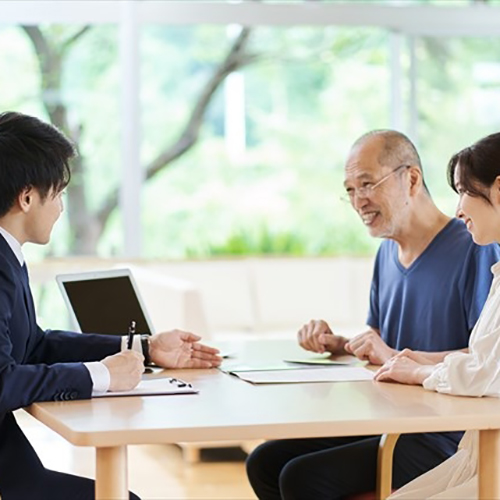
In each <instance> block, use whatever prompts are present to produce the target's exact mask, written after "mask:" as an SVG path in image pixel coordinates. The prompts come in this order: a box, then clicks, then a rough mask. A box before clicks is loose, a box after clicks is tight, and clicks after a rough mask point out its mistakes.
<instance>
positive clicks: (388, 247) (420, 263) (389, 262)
mask: <svg viewBox="0 0 500 500" xmlns="http://www.w3.org/2000/svg"><path fill="white" fill-rule="evenodd" d="M499 260H500V247H499V246H498V245H497V244H493V245H488V246H483V247H482V246H479V245H476V244H475V243H474V242H473V241H472V237H471V236H470V234H469V232H468V231H467V229H466V227H465V224H463V222H462V221H460V220H458V219H452V220H451V221H450V222H449V223H448V224H447V225H446V226H445V227H444V228H443V229H442V230H441V232H439V233H438V234H437V235H436V237H435V238H434V239H433V240H432V242H431V243H430V244H429V246H428V247H427V248H426V249H425V250H424V252H423V253H422V254H421V255H420V256H419V257H418V258H417V259H416V260H415V261H414V262H413V263H412V265H411V266H410V267H408V268H405V267H403V266H402V265H401V263H400V262H399V258H398V245H397V243H396V242H394V241H392V240H386V241H384V242H383V243H382V244H381V245H380V248H379V251H378V253H377V258H376V261H375V269H374V273H373V281H372V287H371V294H370V313H369V315H368V325H369V326H371V327H372V328H376V329H378V330H379V331H380V335H381V336H382V338H383V339H384V341H385V342H386V343H387V345H389V346H390V347H392V348H394V349H397V350H402V349H404V348H405V347H408V348H410V349H414V350H418V351H450V350H455V349H463V348H464V347H467V346H468V343H469V336H470V332H471V330H472V328H473V327H474V325H475V323H476V321H477V319H478V318H479V314H480V313H481V309H482V308H483V305H484V303H485V302H486V297H487V296H488V292H489V289H490V286H491V281H492V279H493V275H492V273H491V269H490V268H491V266H492V265H493V264H494V263H495V262H498V261H499Z"/></svg>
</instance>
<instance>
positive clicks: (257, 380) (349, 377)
mask: <svg viewBox="0 0 500 500" xmlns="http://www.w3.org/2000/svg"><path fill="white" fill-rule="evenodd" d="M233 374H234V375H235V376H237V377H239V378H241V379H242V380H245V381H246V382H250V383H252V384H297V383H304V382H357V381H363V380H372V379H373V372H372V371H370V370H367V369H366V368H362V367H359V366H336V367H330V368H316V369H314V370H303V369H298V370H282V371H280V370H272V371H267V370H266V371H248V372H236V373H233Z"/></svg>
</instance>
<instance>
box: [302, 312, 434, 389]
mask: <svg viewBox="0 0 500 500" xmlns="http://www.w3.org/2000/svg"><path fill="white" fill-rule="evenodd" d="M297 337H298V341H299V344H300V346H301V347H302V348H304V349H306V350H308V351H313V352H318V353H324V352H331V353H332V354H345V353H347V354H352V355H353V356H356V357H357V358H358V359H361V360H366V361H368V362H369V363H371V364H373V365H382V366H381V367H380V368H379V370H378V371H377V372H376V373H375V380H377V381H387V382H389V381H390V382H400V383H403V384H414V385H420V384H422V382H423V381H424V380H425V379H426V378H427V377H428V376H429V375H430V373H431V371H432V367H433V366H434V364H435V361H433V360H432V359H429V358H428V357H426V355H425V354H424V353H420V352H415V351H412V350H410V349H404V350H403V351H401V352H398V351H397V350H396V349H392V348H391V347H389V346H388V345H387V344H386V343H385V342H384V341H383V340H382V338H381V337H380V335H379V333H378V332H377V331H376V330H374V329H369V330H368V331H366V332H364V333H361V334H360V335H357V336H356V337H354V338H352V339H351V340H347V339H346V338H344V337H341V336H338V335H335V334H334V333H333V332H332V330H331V329H330V327H329V326H328V324H327V323H326V322H325V321H323V320H311V321H309V323H307V324H306V325H304V326H303V327H302V328H301V329H300V330H299V332H298V334H297Z"/></svg>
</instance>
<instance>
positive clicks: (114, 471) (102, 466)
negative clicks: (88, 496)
mask: <svg viewBox="0 0 500 500" xmlns="http://www.w3.org/2000/svg"><path fill="white" fill-rule="evenodd" d="M127 469H128V468H127V447H126V446H114V447H111V448H97V449H96V481H95V497H96V500H128V498H129V494H128V477H127V476H128V471H127Z"/></svg>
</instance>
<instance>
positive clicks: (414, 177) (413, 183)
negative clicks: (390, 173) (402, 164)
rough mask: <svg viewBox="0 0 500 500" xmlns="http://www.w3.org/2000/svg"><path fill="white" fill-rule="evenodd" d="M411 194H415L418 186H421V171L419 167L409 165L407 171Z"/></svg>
mask: <svg viewBox="0 0 500 500" xmlns="http://www.w3.org/2000/svg"><path fill="white" fill-rule="evenodd" d="M408 179H409V182H410V192H411V194H416V193H417V191H418V189H419V187H421V186H423V180H422V172H421V170H420V169H419V168H416V167H410V168H409V172H408Z"/></svg>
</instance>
